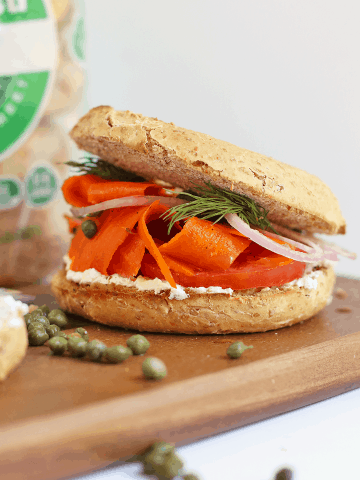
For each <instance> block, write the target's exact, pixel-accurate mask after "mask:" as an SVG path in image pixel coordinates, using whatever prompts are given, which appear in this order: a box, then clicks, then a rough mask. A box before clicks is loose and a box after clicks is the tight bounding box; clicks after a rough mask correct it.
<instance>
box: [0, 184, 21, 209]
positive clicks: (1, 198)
mask: <svg viewBox="0 0 360 480" xmlns="http://www.w3.org/2000/svg"><path fill="white" fill-rule="evenodd" d="M22 199H23V185H22V183H21V182H20V180H18V179H17V178H12V177H1V178H0V210H8V209H10V208H15V207H17V206H18V205H19V203H20V202H21V201H22Z"/></svg>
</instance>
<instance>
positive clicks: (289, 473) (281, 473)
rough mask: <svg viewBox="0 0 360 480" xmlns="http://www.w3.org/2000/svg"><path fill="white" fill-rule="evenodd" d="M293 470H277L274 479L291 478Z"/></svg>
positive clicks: (288, 479) (286, 479) (285, 479)
mask: <svg viewBox="0 0 360 480" xmlns="http://www.w3.org/2000/svg"><path fill="white" fill-rule="evenodd" d="M292 478H293V472H292V470H290V468H283V469H281V470H279V471H278V472H277V474H276V476H275V480H292Z"/></svg>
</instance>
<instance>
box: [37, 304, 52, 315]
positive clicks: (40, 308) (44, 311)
mask: <svg viewBox="0 0 360 480" xmlns="http://www.w3.org/2000/svg"><path fill="white" fill-rule="evenodd" d="M37 310H41V311H42V312H43V315H45V317H47V316H48V315H49V313H50V308H49V307H48V306H47V305H41V307H39V308H38V309H37Z"/></svg>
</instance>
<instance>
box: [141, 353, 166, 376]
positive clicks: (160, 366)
mask: <svg viewBox="0 0 360 480" xmlns="http://www.w3.org/2000/svg"><path fill="white" fill-rule="evenodd" d="M142 371H143V374H144V375H145V377H146V378H149V379H152V380H161V379H162V378H164V377H166V374H167V370H166V365H165V363H164V362H163V361H162V360H160V359H159V358H155V357H148V358H146V359H145V360H144V361H143V364H142Z"/></svg>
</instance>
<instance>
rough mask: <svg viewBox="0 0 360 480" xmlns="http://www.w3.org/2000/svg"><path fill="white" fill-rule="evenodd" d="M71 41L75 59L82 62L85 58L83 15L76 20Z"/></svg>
mask: <svg viewBox="0 0 360 480" xmlns="http://www.w3.org/2000/svg"><path fill="white" fill-rule="evenodd" d="M72 42H73V49H74V53H75V56H76V58H77V60H80V61H81V62H83V61H84V60H85V22H84V18H83V17H80V18H79V19H78V20H77V22H76V26H75V30H74V34H73V38H72Z"/></svg>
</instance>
